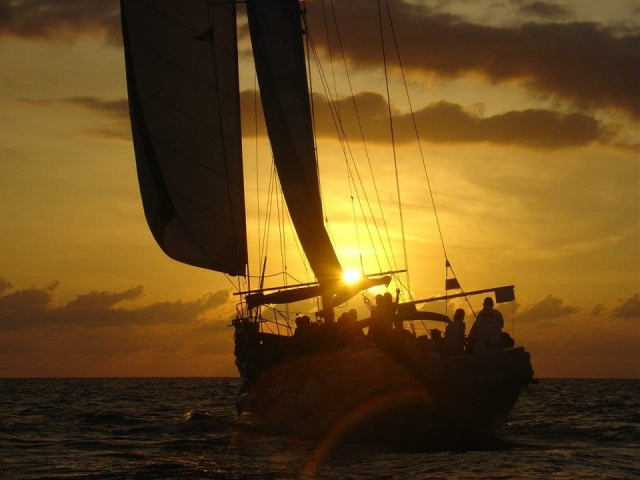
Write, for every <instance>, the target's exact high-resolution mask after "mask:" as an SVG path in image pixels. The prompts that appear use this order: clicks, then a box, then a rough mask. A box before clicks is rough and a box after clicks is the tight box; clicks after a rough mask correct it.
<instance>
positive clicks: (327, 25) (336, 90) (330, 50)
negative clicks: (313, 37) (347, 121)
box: [322, 0, 340, 117]
mask: <svg viewBox="0 0 640 480" xmlns="http://www.w3.org/2000/svg"><path fill="white" fill-rule="evenodd" d="M332 6H333V4H332ZM322 15H323V18H324V30H325V34H326V36H327V52H328V54H329V65H331V75H332V76H333V92H334V95H335V98H338V82H337V81H336V70H335V68H334V65H333V54H332V49H331V37H330V35H329V22H328V20H327V12H326V9H325V0H322ZM336 110H337V111H338V117H339V116H340V104H336Z"/></svg>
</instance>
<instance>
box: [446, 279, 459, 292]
mask: <svg viewBox="0 0 640 480" xmlns="http://www.w3.org/2000/svg"><path fill="white" fill-rule="evenodd" d="M456 288H460V284H459V283H458V279H457V278H455V277H454V278H447V279H446V280H445V282H444V289H445V290H455V289H456Z"/></svg>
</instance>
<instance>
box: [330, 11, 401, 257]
mask: <svg viewBox="0 0 640 480" xmlns="http://www.w3.org/2000/svg"><path fill="white" fill-rule="evenodd" d="M331 8H332V11H333V21H334V25H335V30H336V35H337V37H338V44H339V45H340V52H341V53H342V63H343V64H344V70H345V74H346V77H347V83H348V85H349V92H350V94H351V102H352V103H353V109H354V111H355V114H356V119H357V124H358V129H359V131H360V138H361V140H362V146H363V148H364V152H365V157H366V159H367V164H368V166H369V173H370V174H371V178H372V179H373V188H374V191H375V194H376V200H377V202H378V208H379V210H380V216H381V218H382V223H383V226H384V232H385V233H386V236H387V242H388V244H389V248H390V250H391V256H392V258H393V264H392V263H391V262H389V259H388V256H387V262H389V265H393V267H392V268H394V269H397V262H396V259H395V255H394V251H393V247H392V246H391V237H390V235H389V228H388V227H387V219H386V216H385V215H384V211H383V210H382V201H381V200H380V193H379V191H378V184H377V183H376V181H375V175H374V173H373V166H372V163H371V157H370V155H369V149H368V148H367V142H366V141H365V138H364V131H363V129H362V121H361V119H360V113H359V111H358V107H357V105H356V99H355V95H354V93H353V84H352V83H351V75H350V74H349V68H348V66H347V59H346V56H345V54H344V46H343V44H342V37H341V36H340V28H339V27H338V18H337V15H336V13H335V8H334V4H333V0H331ZM356 171H357V167H356ZM361 183H362V180H361ZM362 188H363V192H364V195H365V199H366V201H367V205H368V206H369V211H370V213H371V217H372V218H373V219H374V225H375V227H376V231H377V233H378V237H379V240H380V243H381V244H382V245H383V249H384V241H383V240H382V236H381V235H380V229H379V228H378V226H377V224H376V222H375V216H374V215H373V210H372V208H371V203H370V202H369V199H368V198H367V194H366V190H365V189H364V187H362ZM363 215H364V212H363ZM385 255H387V253H386V251H385Z"/></svg>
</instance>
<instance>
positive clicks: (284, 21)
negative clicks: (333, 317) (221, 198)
mask: <svg viewBox="0 0 640 480" xmlns="http://www.w3.org/2000/svg"><path fill="white" fill-rule="evenodd" d="M246 7H247V17H248V20H249V30H250V34H251V45H252V47H253V57H254V61H255V66H256V73H257V76H258V83H259V85H260V97H261V99H262V108H263V110H264V115H265V121H266V124H267V132H268V134H269V139H270V141H271V148H272V149H273V156H274V162H275V165H276V169H277V172H278V177H279V178H280V184H281V186H282V192H283V194H284V198H285V201H286V203H287V208H288V209H289V213H290V215H291V220H292V222H293V224H294V226H295V229H296V233H297V235H298V238H299V239H300V244H301V245H302V249H303V250H304V252H305V255H306V256H307V259H308V260H309V265H310V266H311V269H312V270H313V272H314V273H315V275H316V277H317V278H318V281H319V283H320V286H321V287H328V289H329V290H331V289H332V285H333V284H334V283H335V282H337V281H339V280H341V279H342V268H341V266H340V263H339V261H338V258H337V256H336V253H335V251H334V249H333V246H332V245H331V241H330V239H329V235H328V234H327V231H326V229H325V227H324V223H323V215H322V203H321V200H320V187H319V184H318V171H317V166H316V159H315V150H314V140H313V129H312V123H311V107H310V101H309V90H308V84H307V75H306V65H305V54H304V47H303V43H302V26H301V21H300V6H299V2H298V0H269V1H258V0H247V2H246ZM331 293H334V292H331ZM328 294H329V292H325V293H324V294H323V297H325V298H327V297H326V295H328Z"/></svg>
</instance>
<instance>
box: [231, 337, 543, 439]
mask: <svg viewBox="0 0 640 480" xmlns="http://www.w3.org/2000/svg"><path fill="white" fill-rule="evenodd" d="M265 339H267V340H265ZM285 339H286V340H285ZM287 341H288V337H280V336H268V337H263V338H262V340H260V341H259V342H258V345H257V349H256V358H253V359H252V360H253V361H252V362H247V358H248V356H247V355H244V356H243V355H242V354H240V355H238V353H239V352H238V348H236V356H237V363H238V366H239V370H240V373H241V376H242V377H243V380H244V382H243V388H242V389H241V394H240V396H239V404H238V413H249V414H250V415H251V419H252V421H253V423H254V424H255V425H258V426H260V427H262V428H265V429H267V430H269V431H272V432H276V433H284V434H294V435H303V436H327V435H329V436H335V437H360V438H366V439H380V440H386V439H423V440H425V441H429V439H437V440H438V441H441V440H445V439H458V438H474V437H479V436H486V435H489V434H491V433H492V432H494V431H495V430H496V429H497V428H498V427H500V426H501V425H502V424H503V423H504V421H505V420H506V418H507V415H508V413H509V411H510V410H511V409H512V408H513V406H514V405H515V403H516V401H517V400H518V397H519V396H520V394H521V392H522V390H523V388H525V387H526V386H527V384H528V383H529V381H531V379H532V377H533V370H532V368H531V362H530V356H529V354H528V353H527V352H526V351H525V350H524V348H522V347H519V348H509V349H505V350H501V351H498V352H495V353H489V354H482V355H461V356H457V357H451V358H442V357H439V356H437V355H430V356H421V355H417V354H416V355H410V356H407V355H404V356H400V357H399V356H398V355H394V354H390V353H389V352H386V351H384V350H381V349H379V348H377V347H376V346H374V345H372V344H369V343H366V342H357V343H355V344H350V345H348V346H346V347H343V348H340V349H334V350H331V351H328V352H323V353H314V354H306V355H286V353H285V352H286V351H287V348H286V347H287ZM261 350H262V351H261ZM258 365H259V366H260V368H257V366H258Z"/></svg>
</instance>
